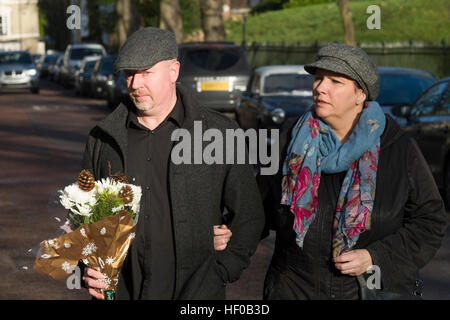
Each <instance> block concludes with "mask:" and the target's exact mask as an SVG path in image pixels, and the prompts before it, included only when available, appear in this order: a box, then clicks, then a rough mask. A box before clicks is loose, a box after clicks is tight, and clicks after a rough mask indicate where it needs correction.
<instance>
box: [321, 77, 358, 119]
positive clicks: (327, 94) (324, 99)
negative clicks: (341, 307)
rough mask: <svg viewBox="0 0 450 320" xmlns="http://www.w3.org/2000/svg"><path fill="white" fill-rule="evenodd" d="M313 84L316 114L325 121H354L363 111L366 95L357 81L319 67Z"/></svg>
mask: <svg viewBox="0 0 450 320" xmlns="http://www.w3.org/2000/svg"><path fill="white" fill-rule="evenodd" d="M314 77H315V81H314V84H313V100H314V108H315V111H316V114H317V115H318V116H319V117H320V118H321V119H322V120H323V121H325V122H327V123H333V122H335V121H353V120H354V119H355V118H356V116H357V115H358V114H359V113H360V112H361V110H362V105H363V103H364V100H365V99H366V95H365V93H364V91H363V90H362V89H359V88H358V87H357V86H356V84H355V82H354V81H353V80H352V79H350V78H348V77H346V76H344V75H342V74H340V73H336V72H332V71H328V70H324V69H317V70H316V72H315V74H314Z"/></svg>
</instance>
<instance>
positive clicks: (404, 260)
mask: <svg viewBox="0 0 450 320" xmlns="http://www.w3.org/2000/svg"><path fill="white" fill-rule="evenodd" d="M407 153H408V154H407V172H408V184H409V196H408V200H407V202H406V204H405V207H404V218H403V226H402V227H401V228H399V229H398V230H397V231H396V232H395V233H394V234H391V235H389V236H387V237H385V238H383V239H380V240H378V241H375V242H373V243H371V244H370V245H369V246H367V247H366V249H367V250H368V251H369V253H370V255H371V257H372V261H373V264H374V265H377V266H379V267H380V270H381V280H382V281H381V282H382V286H383V288H384V289H387V290H393V289H394V291H395V288H396V287H405V285H407V284H405V283H403V285H402V284H399V281H402V280H401V278H403V279H405V276H408V275H410V277H415V276H416V274H417V272H418V270H419V269H421V268H422V267H424V266H425V265H426V264H427V263H428V262H429V261H430V260H431V259H432V258H433V256H434V255H435V254H436V252H437V250H438V249H439V247H440V246H441V242H442V238H443V237H444V234H445V230H446V226H447V216H446V212H445V208H444V203H443V201H442V198H441V196H440V194H439V191H438V189H437V186H436V184H435V181H434V179H433V176H432V174H431V171H430V169H429V167H428V165H427V163H426V161H425V159H424V157H423V155H422V153H421V152H420V150H419V148H418V146H417V144H416V142H415V141H414V140H413V139H410V146H409V148H408V152H407ZM398 273H401V274H402V275H403V277H400V276H396V274H398Z"/></svg>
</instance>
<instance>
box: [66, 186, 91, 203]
mask: <svg viewBox="0 0 450 320" xmlns="http://www.w3.org/2000/svg"><path fill="white" fill-rule="evenodd" d="M93 197H95V188H94V189H92V190H91V191H83V190H81V189H80V188H79V187H78V183H77V182H75V183H72V184H71V185H68V186H67V187H65V188H64V190H63V191H62V194H61V196H60V199H61V201H63V199H66V198H68V200H69V201H71V202H74V203H77V204H85V203H88V202H90V201H91V199H92V198H93ZM65 201H67V200H65Z"/></svg>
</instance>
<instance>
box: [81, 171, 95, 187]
mask: <svg viewBox="0 0 450 320" xmlns="http://www.w3.org/2000/svg"><path fill="white" fill-rule="evenodd" d="M78 187H79V188H80V189H81V190H83V191H86V192H87V191H91V190H92V189H94V187H95V179H94V176H93V175H92V173H90V172H89V170H82V171H81V172H80V174H79V176H78Z"/></svg>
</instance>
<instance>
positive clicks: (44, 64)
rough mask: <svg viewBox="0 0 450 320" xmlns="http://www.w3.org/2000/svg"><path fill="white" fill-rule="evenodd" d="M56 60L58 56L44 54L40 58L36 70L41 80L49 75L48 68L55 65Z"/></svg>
mask: <svg viewBox="0 0 450 320" xmlns="http://www.w3.org/2000/svg"><path fill="white" fill-rule="evenodd" d="M57 59H58V54H46V55H43V56H41V58H40V59H39V61H38V63H37V64H36V68H37V69H38V70H39V75H40V77H41V78H46V77H47V76H48V75H49V68H50V66H51V65H52V64H54V63H56V60H57Z"/></svg>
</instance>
